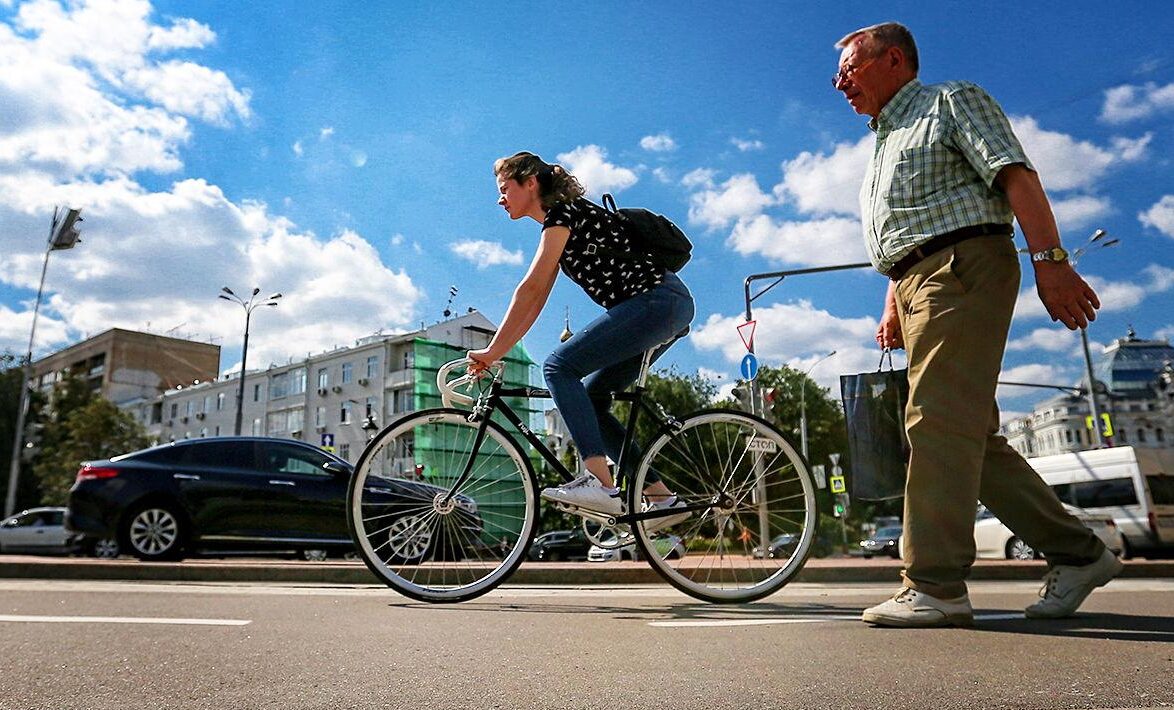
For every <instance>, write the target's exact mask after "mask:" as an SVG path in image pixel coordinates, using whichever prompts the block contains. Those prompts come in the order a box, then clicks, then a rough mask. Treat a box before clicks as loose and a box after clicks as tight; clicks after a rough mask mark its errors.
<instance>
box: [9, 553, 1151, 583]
mask: <svg viewBox="0 0 1174 710" xmlns="http://www.w3.org/2000/svg"><path fill="white" fill-rule="evenodd" d="M1046 569H1047V567H1046V565H1045V563H1043V562H1041V561H1022V562H1021V561H1002V560H990V561H987V560H979V561H978V562H976V563H975V565H974V566H973V567H972V568H971V572H970V579H971V580H1039V579H1040V578H1042V577H1043V575H1044V572H1045V571H1046ZM900 573H901V563H900V562H898V561H896V560H893V561H887V560H878V561H867V562H865V561H861V560H853V559H814V560H809V561H808V562H807V564H806V566H804V568H803V570H802V571H801V572H800V573H799V575H798V576H797V577H796V579H795V581H796V582H808V583H815V584H831V583H870V582H872V583H876V582H879V583H889V582H892V583H897V582H899V581H900ZM1121 577H1122V578H1174V561H1168V560H1128V561H1126V562H1125V570H1124V571H1123V572H1122V573H1121ZM0 579H54V580H57V579H60V580H121V581H139V582H241V583H249V582H252V583H256V582H287V583H303V584H379V583H380V582H379V580H378V579H376V578H375V576H374V575H373V574H372V573H371V572H370V571H369V570H368V569H367V568H366V566H364V565H363V564H362V563H361V562H290V561H257V560H231V561H224V560H189V561H185V562H139V561H138V560H131V559H118V560H91V559H78V558H73V559H51V558H42V557H19V556H11V555H6V556H4V557H3V558H0ZM663 582H664V580H663V579H662V578H661V577H660V576H659V575H658V574H657V573H656V572H655V571H654V570H653V569H652V568H651V567H649V566H648V565H647V564H644V563H642V562H571V563H554V562H526V563H523V564H522V566H521V567H519V568H518V570H517V571H516V572H514V574H513V576H511V577H510V578H509V580H508V582H507V583H508V584H511V585H542V586H563V585H567V586H577V585H592V584H605V585H627V584H660V583H663Z"/></svg>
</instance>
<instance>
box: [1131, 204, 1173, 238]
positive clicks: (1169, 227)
mask: <svg viewBox="0 0 1174 710" xmlns="http://www.w3.org/2000/svg"><path fill="white" fill-rule="evenodd" d="M1137 218H1138V219H1139V220H1141V223H1142V224H1144V225H1145V226H1147V227H1153V228H1154V229H1156V230H1158V231H1159V232H1161V233H1162V234H1165V235H1166V236H1167V237H1174V195H1163V196H1162V199H1160V200H1158V201H1157V202H1155V203H1154V204H1153V205H1152V206H1151V207H1150V208H1149V209H1148V210H1146V211H1144V212H1139V213H1138V215H1137Z"/></svg>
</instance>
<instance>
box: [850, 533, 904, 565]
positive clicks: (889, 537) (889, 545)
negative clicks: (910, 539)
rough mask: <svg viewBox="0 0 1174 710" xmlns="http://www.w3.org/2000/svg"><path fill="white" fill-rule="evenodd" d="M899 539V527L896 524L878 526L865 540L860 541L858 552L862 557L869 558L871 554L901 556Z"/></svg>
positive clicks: (896, 557)
mask: <svg viewBox="0 0 1174 710" xmlns="http://www.w3.org/2000/svg"><path fill="white" fill-rule="evenodd" d="M900 539H901V528H900V527H896V526H890V527H884V528H880V529H878V530H877V531H876V533H875V534H874V535H873V536H872V537H870V538H868V539H867V540H861V541H860V552H861V553H863V555H864V559H866V560H867V559H871V558H872V556H873V555H888V556H889V557H892V558H894V559H900V558H901V549H900V545H899V544H898V542H897V541H898V540H900Z"/></svg>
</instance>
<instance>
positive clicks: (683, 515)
mask: <svg viewBox="0 0 1174 710" xmlns="http://www.w3.org/2000/svg"><path fill="white" fill-rule="evenodd" d="M684 507H685V501H683V500H681V499H680V498H678V497H677V496H669V497H668V498H665V499H664V500H660V501H655V502H653V501H649V502H647V503H645V504H644V512H645V513H647V512H649V511H653V510H658V511H659V510H672V509H673V508H684ZM690 515H693V511H691V510H686V511H683V512H680V513H677V514H676V515H666V516H664V517H660V518H649V519H648V520H645V521H644V532H646V533H648V534H649V535H651V534H652V533H654V532H656V531H658V530H664V529H665V528H667V527H672V526H673V525H676V524H677V523H679V522H682V521H685V520H688V519H689V516H690Z"/></svg>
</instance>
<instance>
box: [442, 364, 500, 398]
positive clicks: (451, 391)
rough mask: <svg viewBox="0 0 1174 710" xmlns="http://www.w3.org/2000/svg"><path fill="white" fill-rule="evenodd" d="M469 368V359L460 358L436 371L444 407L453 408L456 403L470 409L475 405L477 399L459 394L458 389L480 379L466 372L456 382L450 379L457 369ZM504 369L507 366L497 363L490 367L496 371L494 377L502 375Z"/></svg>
mask: <svg viewBox="0 0 1174 710" xmlns="http://www.w3.org/2000/svg"><path fill="white" fill-rule="evenodd" d="M468 366H469V360H468V358H460V359H459V360H450V361H449V362H446V363H444V364H443V365H441V366H440V369H439V370H437V371H436V388H437V389H439V390H440V401H441V402H443V403H444V406H446V407H451V406H453V403H454V402H455V403H457V404H461V405H464V406H466V407H470V406H472V405H473V402H475V401H476V399H475V398H473V397H470V396H469V395H467V394H462V393H460V392H457V391H456V388H457V387H464V386H466V385H469V384H471V383H473V382H476V381H477V380H478V379H479V378H478V376H477V375H474V374H472V373H470V372H465V374H463V375H461V376H460V377H458V378H456V379H454V380H449V379H448V376H449V373H450V372H452V371H453V370H455V369H456V368H458V367H468ZM504 367H505V365H503V364H502V363H501V362H495V363H493V364H492V365H490V366H489V369H491V370H496V372H495V373H494V377H497V376H499V375H500V374H501V371H502V370H503V369H504Z"/></svg>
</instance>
